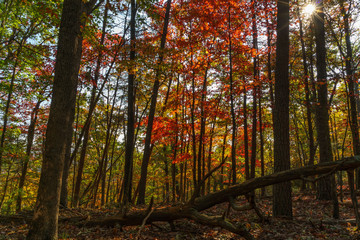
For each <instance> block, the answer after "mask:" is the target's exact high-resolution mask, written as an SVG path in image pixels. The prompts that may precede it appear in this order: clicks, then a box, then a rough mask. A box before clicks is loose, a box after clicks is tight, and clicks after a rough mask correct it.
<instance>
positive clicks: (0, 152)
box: [0, 60, 17, 174]
mask: <svg viewBox="0 0 360 240" xmlns="http://www.w3.org/2000/svg"><path fill="white" fill-rule="evenodd" d="M16 68H17V60H16V61H15V64H14V67H13V70H12V76H11V81H10V88H9V92H8V96H7V100H6V106H5V111H4V115H3V116H4V118H3V127H2V131H1V139H0V174H1V169H2V163H3V162H2V158H3V154H4V143H5V136H6V135H5V134H6V130H7V123H8V118H9V110H10V103H11V98H12V94H13V91H14V82H15V74H16Z"/></svg>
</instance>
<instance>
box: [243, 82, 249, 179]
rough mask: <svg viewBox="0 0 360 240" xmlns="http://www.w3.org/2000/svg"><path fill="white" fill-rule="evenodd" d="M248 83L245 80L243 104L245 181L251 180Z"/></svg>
mask: <svg viewBox="0 0 360 240" xmlns="http://www.w3.org/2000/svg"><path fill="white" fill-rule="evenodd" d="M245 86H246V81H245V80H244V102H243V114H244V149H245V150H244V151H245V154H244V155H245V179H246V180H248V179H250V168H249V135H248V124H247V103H246V100H247V94H246V89H245Z"/></svg>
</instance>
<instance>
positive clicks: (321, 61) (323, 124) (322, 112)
mask: <svg viewBox="0 0 360 240" xmlns="http://www.w3.org/2000/svg"><path fill="white" fill-rule="evenodd" d="M313 21H314V26H315V41H316V68H317V89H318V105H317V108H316V127H317V136H318V143H319V152H320V163H323V162H329V161H332V150H331V143H330V130H329V113H328V111H329V106H328V99H327V96H328V91H327V80H326V78H327V76H326V48H325V28H324V21H325V20H324V12H323V3H322V2H320V3H319V4H318V5H317V12H316V14H314V16H313ZM317 190H318V191H317V197H318V199H320V200H331V199H332V193H331V192H332V186H331V177H327V178H323V179H321V180H320V181H319V183H318V189H317Z"/></svg>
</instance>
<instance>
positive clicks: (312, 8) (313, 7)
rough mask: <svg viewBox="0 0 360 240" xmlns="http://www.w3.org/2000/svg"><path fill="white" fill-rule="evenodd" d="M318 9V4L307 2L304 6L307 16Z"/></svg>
mask: <svg viewBox="0 0 360 240" xmlns="http://www.w3.org/2000/svg"><path fill="white" fill-rule="evenodd" d="M315 11H316V5H315V4H312V3H310V4H307V5H306V6H305V7H304V8H303V13H304V15H306V16H311V15H312V14H313V13H314V12H315Z"/></svg>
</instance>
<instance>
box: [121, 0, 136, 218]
mask: <svg viewBox="0 0 360 240" xmlns="http://www.w3.org/2000/svg"><path fill="white" fill-rule="evenodd" d="M135 17H136V1H135V0H131V20H130V47H131V50H130V61H131V63H132V64H131V65H130V67H129V70H128V74H129V77H128V93H127V97H128V106H127V114H128V116H127V117H128V119H127V130H126V146H125V165H124V185H123V194H122V200H121V201H122V204H123V205H124V206H125V208H124V211H125V210H126V206H127V205H128V204H129V203H130V202H131V189H132V181H133V180H132V177H133V157H134V136H135V73H134V71H135V66H132V65H134V64H135V58H136V56H135V54H136V52H135V50H136V48H135V47H136V46H135V41H136V35H135V34H136V25H135V21H136V20H135Z"/></svg>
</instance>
